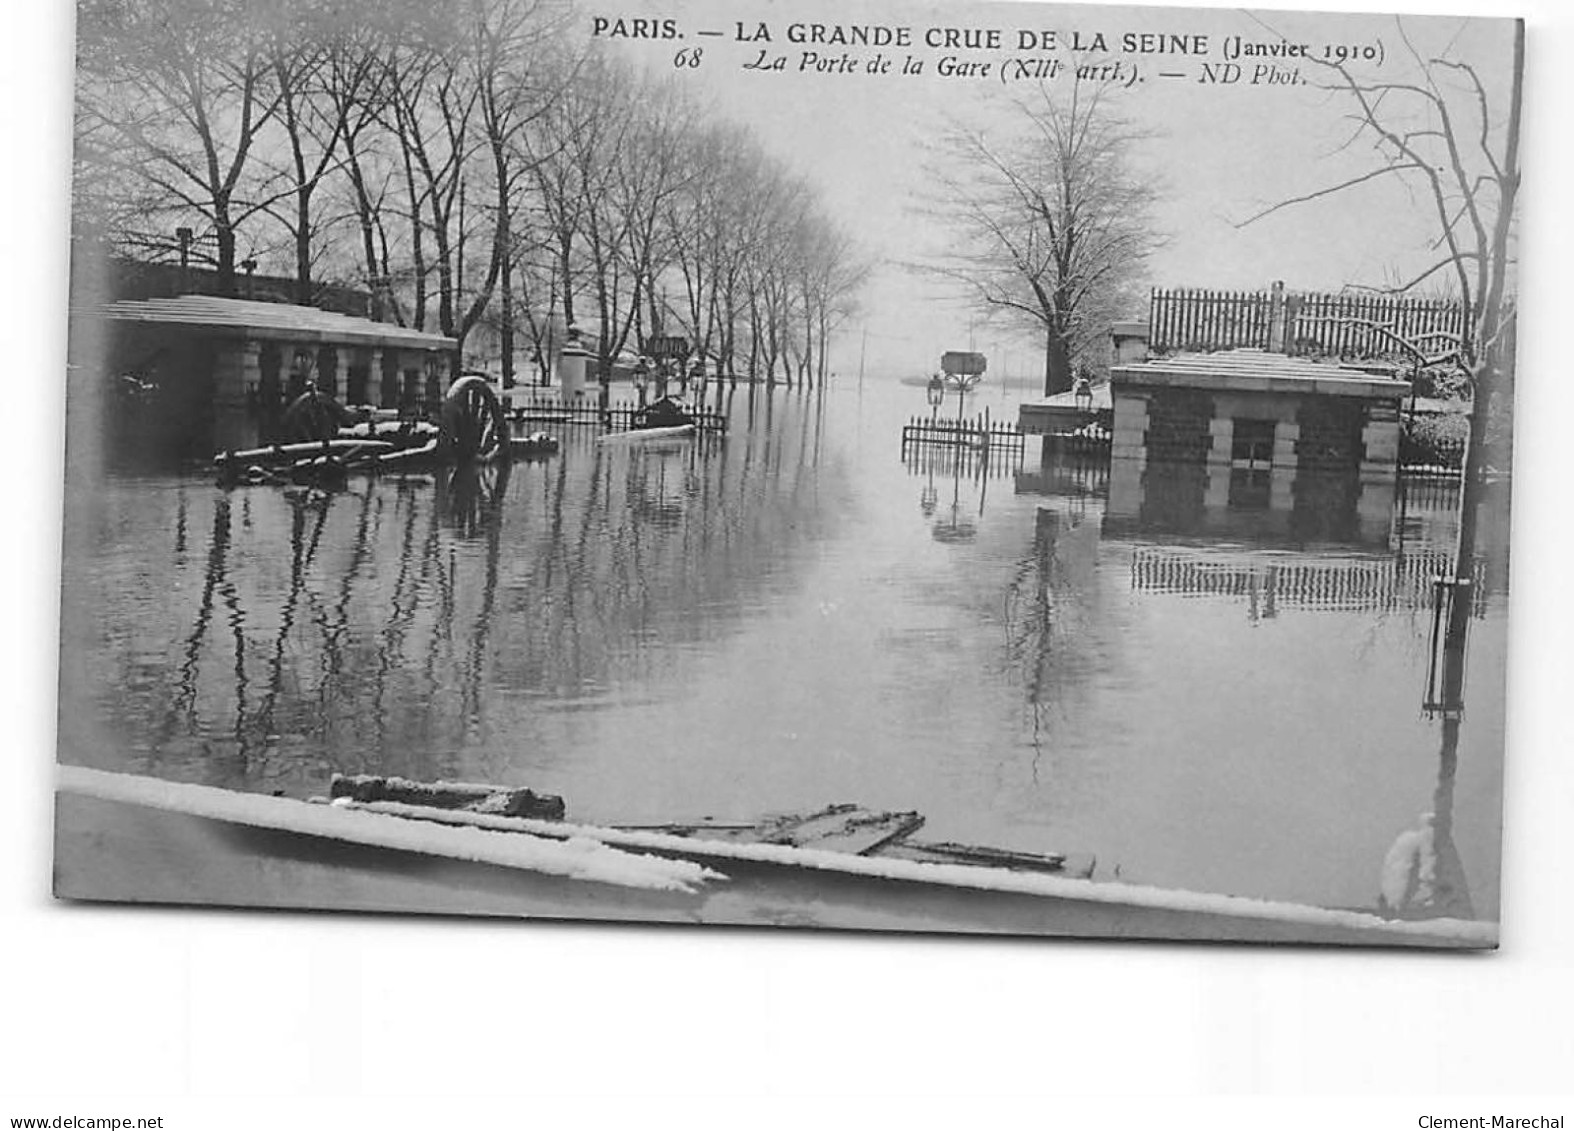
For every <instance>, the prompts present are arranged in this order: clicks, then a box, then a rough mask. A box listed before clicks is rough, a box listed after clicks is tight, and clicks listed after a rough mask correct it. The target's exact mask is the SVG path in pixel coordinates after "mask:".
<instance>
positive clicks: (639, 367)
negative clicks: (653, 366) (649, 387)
mask: <svg viewBox="0 0 1574 1131" xmlns="http://www.w3.org/2000/svg"><path fill="white" fill-rule="evenodd" d="M649 381H650V358H648V357H646V356H645V355H644V354H641V355H640V357H639V360H638V361H636V362H635V363H634V388H635V390H636V391H638V393H639V407H640V408H644V407H645V386H646V384H648V383H649Z"/></svg>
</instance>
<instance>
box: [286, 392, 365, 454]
mask: <svg viewBox="0 0 1574 1131" xmlns="http://www.w3.org/2000/svg"><path fill="white" fill-rule="evenodd" d="M348 418H349V413H348V412H346V411H345V409H344V406H343V405H341V404H340V403H339V402H338V401H336V400H334V399H333V398H332V397H330V396H329V395H328V394H327V393H323V392H319V391H318V390H316V389H307V390H306V391H305V392H304V393H302V394H301V395H300V396H298V397H296V398H295V400H293V401H292V402H290V407H289V408H287V409H285V410H284V438H285V439H286V440H290V441H304V440H331V439H333V438H334V437H335V436H337V435H338V434H339V428H340V427H341V426H342V425H343V424H344V423H345V421H346V420H347V419H348Z"/></svg>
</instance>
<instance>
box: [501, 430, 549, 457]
mask: <svg viewBox="0 0 1574 1131" xmlns="http://www.w3.org/2000/svg"><path fill="white" fill-rule="evenodd" d="M508 446H509V450H510V451H511V452H512V453H513V454H514V455H515V456H549V455H553V454H555V453H556V452H557V450H558V447H559V444H558V439H557V437H556V436H553V435H551V434H550V433H548V432H531V433H530V434H529V435H526V436H513V437H511V438H510V439H509V441H508Z"/></svg>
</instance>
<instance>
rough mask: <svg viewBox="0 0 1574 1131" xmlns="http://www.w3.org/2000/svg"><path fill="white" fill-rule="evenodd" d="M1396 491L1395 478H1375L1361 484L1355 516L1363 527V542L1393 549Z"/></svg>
mask: <svg viewBox="0 0 1574 1131" xmlns="http://www.w3.org/2000/svg"><path fill="white" fill-rule="evenodd" d="M1396 493H1397V483H1396V481H1395V480H1393V479H1389V480H1376V479H1374V480H1369V481H1367V482H1364V483H1362V484H1361V493H1360V495H1359V496H1357V498H1356V501H1355V517H1356V522H1357V523H1359V524H1360V527H1361V541H1362V542H1364V543H1371V544H1378V543H1381V544H1382V545H1383V546H1384V547H1385V548H1387V549H1393V546H1394V496H1395V495H1396Z"/></svg>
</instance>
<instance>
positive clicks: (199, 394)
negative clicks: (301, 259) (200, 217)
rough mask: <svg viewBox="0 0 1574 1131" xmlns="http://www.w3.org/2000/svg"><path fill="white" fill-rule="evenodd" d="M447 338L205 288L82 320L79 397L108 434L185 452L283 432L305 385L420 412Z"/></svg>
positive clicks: (443, 376) (75, 351)
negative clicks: (225, 295) (289, 409)
mask: <svg viewBox="0 0 1574 1131" xmlns="http://www.w3.org/2000/svg"><path fill="white" fill-rule="evenodd" d="M454 349H455V343H454V340H453V339H452V338H448V337H444V336H442V335H440V334H430V333H425V332H422V331H419V330H412V329H408V328H406V327H403V326H397V325H392V324H389V323H384V322H374V321H372V320H370V319H367V318H357V317H352V316H349V315H345V314H340V313H336V312H333V311H327V310H321V309H318V308H316V307H309V306H295V305H292V304H288V303H275V302H256V301H249V300H245V299H234V298H222V297H217V296H210V295H182V296H180V297H176V298H154V299H146V300H124V301H118V302H110V303H108V304H106V305H104V306H102V307H99V308H98V309H96V310H94V311H91V312H84V313H82V314H81V315H80V317H79V318H78V319H77V322H76V325H75V328H74V334H73V339H72V342H71V362H72V365H73V373H74V374H75V377H76V380H75V381H74V382H73V396H78V395H80V396H81V397H82V398H83V399H84V400H88V401H91V402H93V403H94V404H95V405H97V406H98V407H99V409H100V410H101V412H102V413H103V416H102V423H103V424H104V426H105V428H106V429H107V433H108V434H111V435H112V438H114V437H118V438H119V439H120V440H123V441H125V442H126V443H127V444H130V445H132V446H135V447H141V448H146V449H148V450H150V451H156V452H160V453H166V454H178V455H180V456H182V457H185V458H205V457H206V456H209V455H211V454H212V453H213V452H215V451H219V450H223V449H234V448H245V447H251V446H253V445H256V444H258V443H264V442H269V441H272V440H276V439H280V438H284V437H282V434H281V433H282V429H283V426H284V413H285V410H286V408H287V407H288V405H289V404H290V403H291V402H292V401H293V400H295V399H296V398H297V397H298V396H300V394H301V393H303V392H304V391H305V390H306V389H307V388H309V387H315V388H317V389H319V390H320V391H322V392H325V393H327V394H329V395H331V396H333V397H335V398H337V399H338V400H340V401H342V402H344V403H347V404H356V405H361V404H369V405H375V406H378V407H384V408H412V409H413V408H415V407H416V406H418V405H422V404H428V403H431V402H434V401H436V400H439V399H440V398H441V396H442V390H443V388H444V387H445V386H446V385H447V381H448V377H449V373H450V366H451V359H452V355H453V351H454Z"/></svg>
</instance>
